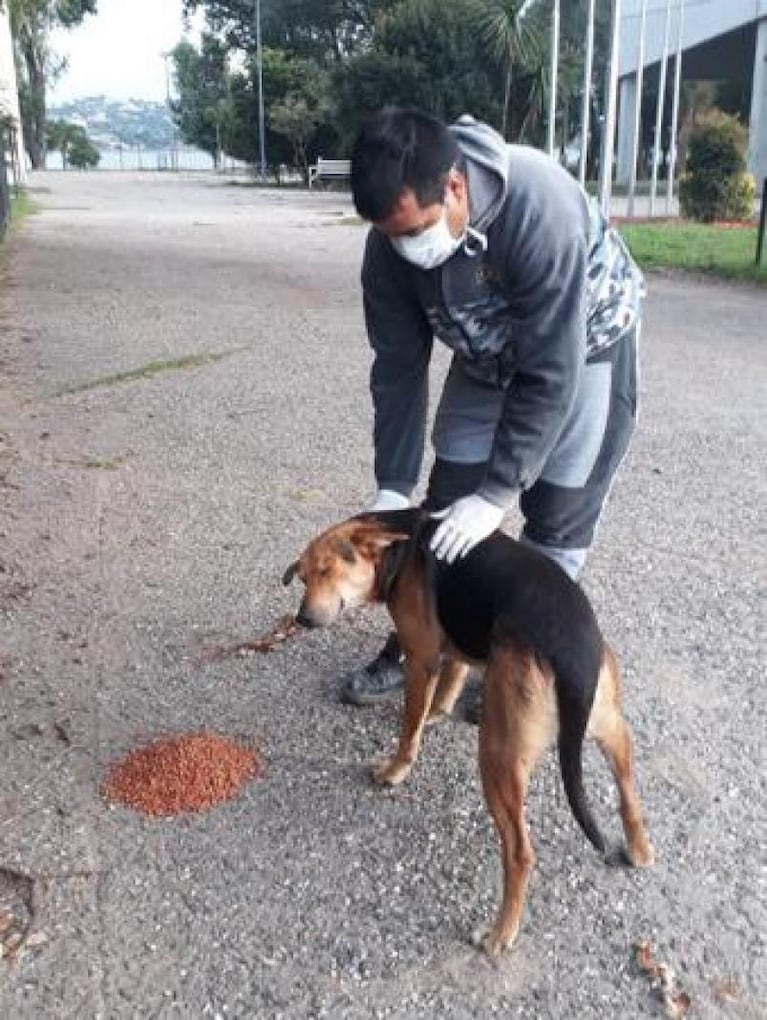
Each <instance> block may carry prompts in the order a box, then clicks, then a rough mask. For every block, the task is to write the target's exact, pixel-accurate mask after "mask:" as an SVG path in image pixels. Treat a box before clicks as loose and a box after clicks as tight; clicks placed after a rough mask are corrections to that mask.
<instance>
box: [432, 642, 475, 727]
mask: <svg viewBox="0 0 767 1020" xmlns="http://www.w3.org/2000/svg"><path fill="white" fill-rule="evenodd" d="M468 675H469V666H468V664H467V663H465V662H462V661H461V659H455V658H447V659H445V661H444V663H443V664H442V669H441V670H440V674H439V683H438V684H437V690H436V691H435V693H434V699H433V701H432V703H431V712H430V713H429V718H428V719H427V720H426V723H427V725H429V726H431V725H432V723H436V722H440V721H441V720H442V719H445V718H446V717H447V716H449V715H450V714H451V713H452V711H453V709H454V708H455V703H456V701H458V699H459V698H460V696H461V692H462V691H463V688H464V685H465V683H466V678H467V676H468Z"/></svg>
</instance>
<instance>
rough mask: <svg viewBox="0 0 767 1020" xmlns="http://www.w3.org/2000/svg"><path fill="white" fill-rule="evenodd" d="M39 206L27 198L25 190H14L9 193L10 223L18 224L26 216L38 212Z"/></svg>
mask: <svg viewBox="0 0 767 1020" xmlns="http://www.w3.org/2000/svg"><path fill="white" fill-rule="evenodd" d="M39 211H40V206H39V205H38V204H37V202H35V201H33V200H32V199H31V198H30V197H29V193H28V192H27V190H26V189H25V188H18V189H16V191H15V193H14V192H11V223H14V222H15V223H18V222H19V221H20V220H23V219H24V218H25V217H26V216H31V215H32V214H33V213H36V212H39Z"/></svg>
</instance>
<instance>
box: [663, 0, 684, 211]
mask: <svg viewBox="0 0 767 1020" xmlns="http://www.w3.org/2000/svg"><path fill="white" fill-rule="evenodd" d="M683 34H684V0H679V30H678V31H677V36H676V56H675V57H674V99H673V103H672V106H671V141H670V143H669V144H670V146H671V151H670V153H669V161H668V189H667V191H666V215H667V216H670V215H671V213H672V206H673V202H674V175H675V174H676V156H677V151H676V141H677V138H676V136H677V131H678V129H679V93H680V91H681V89H682V36H683Z"/></svg>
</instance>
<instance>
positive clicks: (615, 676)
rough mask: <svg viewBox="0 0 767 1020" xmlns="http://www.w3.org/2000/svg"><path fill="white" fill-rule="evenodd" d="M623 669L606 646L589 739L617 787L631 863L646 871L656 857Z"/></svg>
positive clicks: (590, 720) (589, 728)
mask: <svg viewBox="0 0 767 1020" xmlns="http://www.w3.org/2000/svg"><path fill="white" fill-rule="evenodd" d="M620 684H621V681H620V669H619V666H618V660H617V657H616V655H615V653H614V652H613V650H612V649H611V648H610V647H609V646H607V645H605V652H604V656H603V659H602V668H601V669H600V671H599V683H598V685H597V693H596V697H595V699H594V707H593V708H592V710H591V716H590V718H589V725H588V731H587V733H588V736H592V737H594V738H595V740H596V742H597V744H598V745H599V748H600V750H601V751H602V753H603V754H604V756H605V758H606V760H607V762H608V764H609V765H610V768H611V769H612V772H613V775H614V776H615V782H616V784H617V786H618V793H619V795H620V811H621V819H622V821H623V831H624V833H625V836H626V846H627V849H628V856H629V858H630V861H631V863H632V864H633V865H635V866H636V867H642V868H646V867H649V866H650V865H651V864H653V863H654V859H655V855H654V852H653V848H652V845H651V843H650V840H649V837H648V835H647V830H646V829H645V825H644V820H643V818H642V806H641V804H640V802H639V797H638V795H637V792H636V785H635V782H634V751H633V743H632V739H631V730H630V729H629V726H628V723H627V722H626V720H625V719H624V717H623V712H622V710H621V691H620Z"/></svg>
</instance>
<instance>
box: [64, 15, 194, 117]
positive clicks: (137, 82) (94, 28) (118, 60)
mask: <svg viewBox="0 0 767 1020" xmlns="http://www.w3.org/2000/svg"><path fill="white" fill-rule="evenodd" d="M97 6H98V13H97V14H95V15H89V16H88V17H86V19H85V21H84V22H83V23H82V25H80V26H79V27H78V28H73V29H71V30H70V31H67V32H64V31H57V32H55V33H54V34H53V37H52V41H51V45H52V48H53V50H54V51H55V52H56V53H57V54H58V55H60V56H65V57H67V58H68V61H69V68H68V70H67V71H65V72H64V74H63V75H62V76H61V78H60V79H59V81H58V82H57V83H56V84H55V85H54V86H53V87H52V88H51V89H50V90H49V95H48V101H49V102H50V103H53V104H54V105H55V104H56V103H58V102H64V101H66V100H69V99H77V98H82V97H84V96H98V95H101V94H103V95H106V96H110V97H113V98H115V99H130V98H133V99H155V100H158V101H164V100H165V62H164V60H163V58H162V53H163V52H167V51H168V50H170V49H172V48H173V47H174V46H175V45H176V43H177V42H178V41H179V39H181V37H182V35H183V25H182V22H181V0H98V5H97ZM191 38H192V39H193V40H194V41H196V40H197V38H198V35H197V33H193V35H192V36H191Z"/></svg>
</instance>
